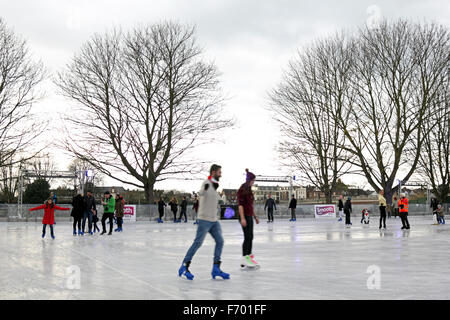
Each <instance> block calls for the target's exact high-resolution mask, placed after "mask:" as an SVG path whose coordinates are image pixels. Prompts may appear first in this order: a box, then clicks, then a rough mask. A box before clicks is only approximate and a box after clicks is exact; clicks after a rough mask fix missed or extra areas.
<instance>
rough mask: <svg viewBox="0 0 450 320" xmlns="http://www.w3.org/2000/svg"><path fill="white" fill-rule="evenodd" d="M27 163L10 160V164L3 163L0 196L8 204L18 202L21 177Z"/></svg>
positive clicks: (0, 172) (0, 168)
mask: <svg viewBox="0 0 450 320" xmlns="http://www.w3.org/2000/svg"><path fill="white" fill-rule="evenodd" d="M24 166H25V161H24V160H23V159H19V160H16V159H14V158H10V159H9V162H8V163H3V166H2V167H0V196H1V200H2V201H4V202H6V203H13V202H15V201H16V200H17V193H18V191H19V175H20V172H21V171H22V170H23V169H24Z"/></svg>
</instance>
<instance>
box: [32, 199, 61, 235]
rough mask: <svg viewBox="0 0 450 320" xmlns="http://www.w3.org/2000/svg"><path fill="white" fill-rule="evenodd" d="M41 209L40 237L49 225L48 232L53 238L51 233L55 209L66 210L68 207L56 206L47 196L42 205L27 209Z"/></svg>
mask: <svg viewBox="0 0 450 320" xmlns="http://www.w3.org/2000/svg"><path fill="white" fill-rule="evenodd" d="M41 209H44V218H43V219H42V224H43V227H42V238H44V237H45V229H46V227H47V225H49V226H50V234H51V236H52V239H55V234H54V233H53V225H54V224H55V210H63V211H68V210H70V208H62V207H58V206H57V205H55V204H54V203H53V199H52V198H48V199H47V201H46V202H45V203H44V204H43V205H42V206H38V207H36V208H31V209H29V210H30V211H36V210H41Z"/></svg>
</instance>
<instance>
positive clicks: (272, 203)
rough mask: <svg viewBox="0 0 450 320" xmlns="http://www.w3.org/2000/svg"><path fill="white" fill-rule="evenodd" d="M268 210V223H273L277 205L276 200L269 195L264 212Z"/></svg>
mask: <svg viewBox="0 0 450 320" xmlns="http://www.w3.org/2000/svg"><path fill="white" fill-rule="evenodd" d="M266 209H267V218H268V220H267V222H268V223H271V222H273V210H274V209H275V211H276V210H277V205H276V203H275V200H273V199H272V195H271V194H270V193H269V194H268V195H267V200H266V204H265V205H264V211H266Z"/></svg>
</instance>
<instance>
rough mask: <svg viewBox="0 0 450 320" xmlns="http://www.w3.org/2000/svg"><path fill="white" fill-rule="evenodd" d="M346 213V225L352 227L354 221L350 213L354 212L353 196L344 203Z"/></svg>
mask: <svg viewBox="0 0 450 320" xmlns="http://www.w3.org/2000/svg"><path fill="white" fill-rule="evenodd" d="M344 213H345V226H346V227H347V228H350V226H351V225H352V222H351V220H350V214H351V213H352V198H350V197H348V198H347V201H345V204H344Z"/></svg>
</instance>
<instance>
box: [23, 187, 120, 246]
mask: <svg viewBox="0 0 450 320" xmlns="http://www.w3.org/2000/svg"><path fill="white" fill-rule="evenodd" d="M101 204H102V205H103V215H102V219H101V224H102V229H103V230H102V232H101V233H100V235H104V234H106V233H107V232H106V220H108V221H109V232H108V235H112V231H113V227H114V222H116V223H117V229H115V230H114V231H116V232H121V231H122V225H123V216H124V205H125V201H124V199H123V197H122V196H121V195H120V194H116V196H115V197H113V196H112V195H111V193H110V192H109V191H106V192H105V193H104V199H102V201H101ZM29 210H30V211H36V210H44V217H43V219H42V225H43V227H42V238H44V237H45V234H46V227H47V225H48V226H49V227H50V235H51V237H52V238H53V239H55V233H54V229H53V225H54V224H55V210H62V211H68V210H70V208H63V207H59V206H57V205H56V204H55V201H54V197H49V198H48V199H47V200H46V201H45V203H44V204H43V205H41V206H38V207H35V208H31V209H29ZM71 216H72V217H73V235H74V236H76V235H79V236H83V235H84V234H85V233H86V220H87V222H88V225H87V226H88V231H87V233H88V234H90V235H93V234H94V233H95V232H100V228H99V227H98V225H97V222H98V221H99V218H98V214H97V202H96V200H95V198H94V196H93V194H92V191H87V192H86V195H85V196H83V195H81V194H77V195H76V196H75V197H74V198H73V200H72V212H71ZM77 227H78V230H77Z"/></svg>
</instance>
